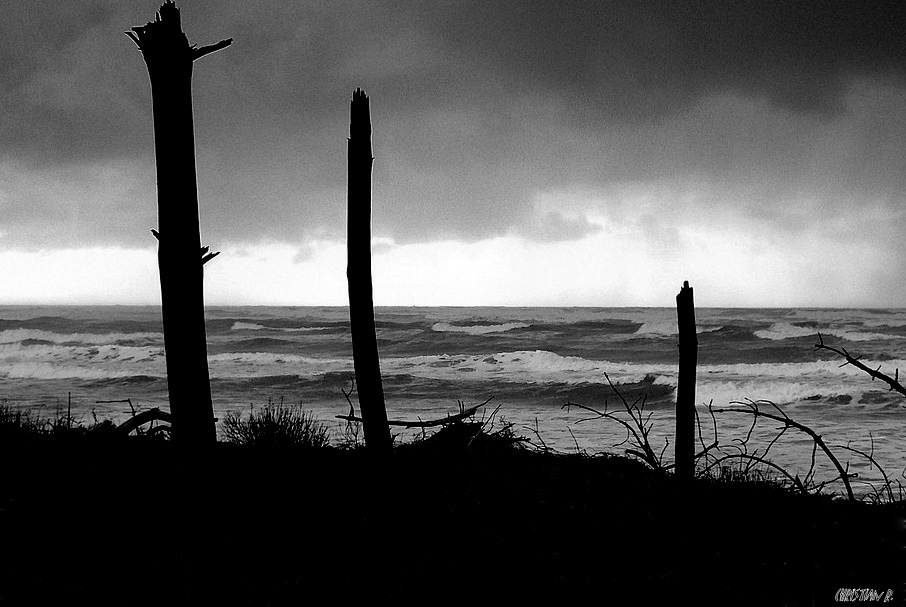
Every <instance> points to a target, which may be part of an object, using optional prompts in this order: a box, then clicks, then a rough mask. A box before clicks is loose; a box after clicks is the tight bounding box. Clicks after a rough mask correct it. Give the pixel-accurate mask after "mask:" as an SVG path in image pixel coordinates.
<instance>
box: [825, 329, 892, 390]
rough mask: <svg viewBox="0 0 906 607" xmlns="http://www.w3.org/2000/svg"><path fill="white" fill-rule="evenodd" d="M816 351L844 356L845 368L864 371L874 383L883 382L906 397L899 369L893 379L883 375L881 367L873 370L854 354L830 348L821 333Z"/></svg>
mask: <svg viewBox="0 0 906 607" xmlns="http://www.w3.org/2000/svg"><path fill="white" fill-rule="evenodd" d="M815 349H816V350H828V351H830V352H833V353H834V354H837V355H838V356H842V357H843V358H844V359H846V362H845V363H843V365H841V366H844V367H845V366H846V365H852V366H854V367H855V368H857V369H859V370H861V371H864V372H865V373H868V374H869V375H870V376H871V379H872V381H874V380H875V379H880V380H881V381H882V382H884V383H886V384H887V385H888V386H889V389H890V390H893V391H895V392H899V393H900V394H902V395H903V396H906V388H904V387H903V385H902V384H901V383H900V381H899V380H900V370H899V369H896V370H894V374H893V377H890V376H889V375H887V374H886V373H881V367H880V366H879V367H878V368H877V369H872V368H871V367H869V366H868V365H866V364H865V363H863V362H861V361H860V360H859V359H858V358H856V357H854V356H853V355H852V354H850V353H849V352H847V351H846V348H843V347H840V348H835V347H833V346H828V345H827V344H825V343H824V338H823V337H821V334H820V333H818V343H817V344H815Z"/></svg>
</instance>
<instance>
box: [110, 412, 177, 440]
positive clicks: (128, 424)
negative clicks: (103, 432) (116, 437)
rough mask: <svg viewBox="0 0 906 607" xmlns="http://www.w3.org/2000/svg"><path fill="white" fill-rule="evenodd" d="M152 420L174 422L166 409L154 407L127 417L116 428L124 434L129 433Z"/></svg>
mask: <svg viewBox="0 0 906 607" xmlns="http://www.w3.org/2000/svg"><path fill="white" fill-rule="evenodd" d="M152 421H161V422H166V423H168V424H171V423H173V417H172V416H171V415H170V414H169V413H167V412H166V411H161V410H160V409H158V408H157V407H154V408H153V409H148V410H147V411H142V412H141V413H138V414H136V415H134V416H133V417H131V418H129V419H127V420H126V421H124V422H123V423H121V424H120V425H119V426H117V427H116V429H117V431H119V432H121V433H122V434H129V433H130V432H132V431H133V430H135V429H136V428H138V427H139V426H141V425H142V424H146V423H148V422H152Z"/></svg>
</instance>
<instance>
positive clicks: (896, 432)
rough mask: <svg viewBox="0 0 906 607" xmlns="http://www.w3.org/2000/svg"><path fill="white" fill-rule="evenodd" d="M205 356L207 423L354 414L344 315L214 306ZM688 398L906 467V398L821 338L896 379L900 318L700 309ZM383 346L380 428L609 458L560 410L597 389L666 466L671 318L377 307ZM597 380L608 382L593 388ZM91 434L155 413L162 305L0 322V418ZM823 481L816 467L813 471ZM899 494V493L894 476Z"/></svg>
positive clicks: (593, 397)
mask: <svg viewBox="0 0 906 607" xmlns="http://www.w3.org/2000/svg"><path fill="white" fill-rule="evenodd" d="M206 317H207V332H208V354H209V361H210V375H211V383H212V391H213V395H214V408H215V415H217V416H218V417H221V418H222V417H223V416H224V415H225V413H226V412H228V411H247V410H248V409H249V408H250V407H251V406H262V405H264V404H266V403H267V402H269V401H271V402H280V401H283V402H285V403H289V404H301V405H302V406H303V407H304V408H306V409H311V410H312V411H313V412H314V413H315V415H316V416H317V417H319V418H320V419H321V420H322V421H323V422H325V423H327V424H328V425H329V426H330V427H331V428H332V429H333V430H334V431H336V432H340V431H341V430H342V428H341V426H342V424H343V422H340V421H338V420H336V419H335V417H334V416H335V415H338V414H345V413H347V412H348V411H349V405H348V403H347V402H346V398H345V397H344V395H343V391H344V390H348V389H349V388H350V386H351V377H352V374H353V370H352V369H353V367H352V345H351V341H350V334H349V323H348V311H347V309H346V308H330V307H323V308H321V307H211V308H208V309H207V312H206ZM696 321H697V326H698V332H699V335H698V339H699V355H698V374H697V387H696V396H697V401H698V403H699V412H700V416H701V419H702V431H703V434H704V438H705V440H706V442H708V443H710V442H711V441H712V440H713V430H714V426H713V424H712V420H711V418H710V417H709V415H708V410H707V405H708V403H712V404H713V406H714V407H715V408H721V407H724V408H725V407H728V406H730V403H732V402H734V401H744V400H746V399H752V400H768V401H771V402H773V403H776V404H777V405H779V406H780V407H781V408H782V409H783V410H784V411H785V412H786V413H787V414H789V415H790V416H791V417H792V418H793V419H795V420H797V421H800V422H803V423H805V424H807V425H809V426H811V427H812V428H814V429H815V430H816V431H817V432H818V433H819V434H821V435H822V436H823V437H824V439H825V440H826V441H827V442H828V443H829V444H831V445H836V446H838V448H839V446H842V445H849V446H852V447H855V448H858V449H861V450H864V451H866V452H871V453H873V454H874V457H875V459H876V460H877V461H878V462H880V463H881V464H882V466H884V468H885V470H886V472H887V473H888V474H889V475H890V476H892V477H899V475H900V474H901V473H902V471H903V467H904V465H906V457H904V455H903V454H904V447H906V437H904V433H903V431H902V430H903V425H904V422H906V407H904V406H906V399H904V398H903V397H902V396H900V395H899V394H897V393H894V392H890V391H888V390H887V387H886V386H885V385H882V384H880V383H879V382H877V381H875V382H872V381H871V380H870V378H869V377H868V376H866V375H865V374H863V373H861V372H859V371H858V370H856V369H854V368H852V367H848V366H845V367H841V366H840V363H841V362H842V361H841V360H840V359H839V358H837V357H835V356H834V355H833V354H832V353H829V352H826V351H817V350H816V349H815V347H814V346H815V344H816V343H817V340H818V338H817V335H818V333H820V334H821V335H822V336H824V339H825V341H826V343H828V344H829V345H834V346H842V347H845V348H847V350H849V351H850V352H851V353H853V354H854V355H859V356H862V357H863V361H864V362H866V364H868V365H870V366H873V367H877V366H879V365H880V366H881V370H882V371H887V372H889V373H890V374H893V373H894V371H895V369H897V368H906V363H904V360H906V310H901V309H893V310H882V309H872V310H836V309H799V308H797V309H715V308H699V309H697V310H696ZM376 322H377V333H378V345H379V349H380V354H381V369H382V373H383V378H384V392H385V396H386V400H387V409H388V415H389V417H391V418H393V419H419V418H421V419H433V418H436V417H440V416H443V415H446V414H448V413H455V412H457V410H458V407H459V403H460V402H462V403H464V404H465V405H466V406H470V405H474V404H478V403H480V402H483V401H485V400H486V399H488V398H492V400H491V401H490V403H489V404H488V405H487V406H486V407H485V409H484V414H485V416H486V417H487V416H490V415H491V414H492V413H493V412H494V411H495V410H496V414H495V418H494V419H495V421H496V422H497V423H500V422H501V421H502V420H507V421H510V422H512V423H514V424H515V427H516V429H517V430H518V431H520V433H522V434H524V435H526V436H527V437H529V438H531V439H532V440H533V441H535V442H540V441H543V442H544V443H545V444H546V445H547V446H549V447H553V448H556V449H559V450H563V451H572V450H575V449H581V450H585V451H587V452H590V453H591V452H597V451H611V452H619V451H621V450H622V449H624V448H626V445H622V446H619V445H617V444H618V443H619V442H620V441H621V440H623V438H625V432H624V431H623V430H622V429H621V428H620V427H619V426H618V425H617V424H615V423H613V422H609V421H607V420H593V421H584V422H583V421H581V420H583V419H585V418H586V417H587V415H585V414H583V412H582V411H581V410H578V409H576V408H575V407H573V408H570V409H568V410H567V409H565V408H564V405H565V404H566V403H570V402H571V403H580V404H583V405H587V406H591V407H595V408H597V409H602V408H603V407H605V405H606V407H607V410H608V411H619V410H620V409H621V408H622V405H621V403H620V400H619V399H618V397H617V396H616V394H615V392H614V391H613V389H612V388H611V387H610V386H609V385H608V380H607V379H606V377H609V378H610V380H611V381H612V382H613V383H614V385H615V386H616V388H617V390H619V391H620V392H621V393H622V394H623V395H624V396H625V397H626V398H627V399H628V400H629V401H630V402H634V401H635V400H636V398H639V397H641V396H642V395H644V396H645V399H646V400H645V414H646V415H647V414H648V413H651V418H650V423H651V425H652V428H653V429H652V433H651V440H652V443H653V444H654V446H655V447H656V448H658V449H660V448H663V447H664V445H666V444H667V443H665V441H666V440H669V441H670V444H669V445H668V446H667V448H666V450H665V451H664V453H665V458H666V459H668V460H669V459H671V458H672V435H673V424H674V419H673V406H674V389H675V387H676V370H677V347H676V345H677V335H676V312H675V310H673V309H670V308H404V307H399V308H378V309H377V311H376ZM605 374H606V377H605ZM70 399H71V404H72V405H71V406H72V410H73V414H74V415H75V416H76V417H81V418H82V419H84V420H85V421H86V422H87V421H91V419H92V416H93V415H96V416H97V417H98V418H99V419H113V420H121V419H124V418H125V417H127V416H128V415H129V414H130V410H129V406H128V404H124V403H99V402H98V401H109V400H123V399H130V400H131V401H132V403H133V404H134V405H135V406H136V407H138V408H140V409H141V408H148V407H152V406H161V407H166V406H167V382H166V372H165V361H164V349H163V334H162V328H161V321H160V309H159V308H157V307H151V306H149V307H131V306H126V307H120V306H113V307H105V306H72V307H62V306H61V307H40V306H13V307H9V306H8V307H0V402H2V403H5V404H7V405H13V406H17V407H22V408H27V409H33V410H36V412H37V413H38V414H41V415H44V416H53V415H55V414H57V413H59V412H61V411H65V409H66V407H67V405H68V404H69V402H70ZM749 422H750V418H748V417H747V416H745V415H741V414H732V413H724V414H720V415H718V416H717V430H718V439H719V440H720V441H721V444H725V445H729V444H731V443H732V442H733V440H740V439H741V438H743V437H744V436H745V434H746V432H747V430H748V424H749ZM775 428H776V424H766V423H759V425H758V427H757V428H756V432H755V434H754V435H753V439H752V441H750V445H751V446H750V451H751V450H752V449H753V448H757V447H759V445H758V444H757V442H758V441H759V440H760V441H762V443H761V445H760V447H761V448H762V450H763V449H764V448H766V447H767V444H768V442H769V441H770V438H771V437H772V436H773V435H774V434H776V430H775ZM872 450H873V451H872ZM811 454H812V442H811V439H808V437H804V436H803V435H801V434H798V433H796V432H794V431H789V432H787V434H786V435H785V436H784V437H783V438H782V439H781V440H780V441H778V442H777V443H776V444H775V445H774V446H773V447H771V451H770V455H771V457H772V458H774V459H776V460H777V461H778V462H781V463H783V465H784V466H786V467H788V468H789V469H791V470H793V471H796V472H802V473H804V471H805V470H807V468H808V466H809V464H810V461H811ZM817 459H818V460H819V462H818V465H819V466H821V465H822V464H821V461H820V460H821V459H822V457H821V454H820V453H819V454H818V456H817ZM840 459H841V460H843V461H849V462H850V469H851V471H852V472H854V473H857V474H858V475H859V477H858V479H859V480H858V482H861V483H871V482H875V483H876V482H877V481H878V480H879V479H880V478H881V477H880V474H879V473H878V471H877V469H876V468H875V467H873V466H869V465H868V462H867V461H866V460H865V458H862V457H860V456H856V455H855V454H853V453H852V452H848V451H845V450H842V451H840ZM901 480H902V478H901Z"/></svg>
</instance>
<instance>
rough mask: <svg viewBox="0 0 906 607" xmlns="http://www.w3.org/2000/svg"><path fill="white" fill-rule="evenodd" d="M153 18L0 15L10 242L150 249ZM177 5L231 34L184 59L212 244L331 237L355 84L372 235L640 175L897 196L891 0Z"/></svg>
mask: <svg viewBox="0 0 906 607" xmlns="http://www.w3.org/2000/svg"><path fill="white" fill-rule="evenodd" d="M156 9H157V2H149V1H141V2H125V3H124V2H70V3H41V4H40V5H37V6H36V5H34V4H28V5H26V4H24V3H21V4H17V5H12V6H10V7H7V9H5V13H6V18H5V20H4V21H3V22H0V96H2V103H3V107H4V116H5V119H4V120H3V121H2V122H0V162H3V163H4V164H3V169H4V174H5V175H7V176H8V179H7V180H5V183H4V184H0V195H2V196H0V201H2V204H3V208H4V212H3V218H2V220H0V221H2V223H0V229H2V230H3V231H5V232H6V236H5V237H4V238H5V240H3V241H0V242H8V243H13V244H31V245H34V244H36V243H38V244H40V243H42V242H44V240H45V239H46V240H51V241H53V242H58V243H65V244H77V243H79V242H101V241H104V242H129V243H135V242H143V240H142V239H143V238H145V237H146V235H147V229H148V227H150V225H149V224H151V225H153V221H154V215H155V192H154V189H153V180H154V167H153V154H152V147H151V146H152V133H151V112H150V93H149V86H148V82H147V74H146V71H145V66H144V63H143V61H142V59H141V55H140V54H139V53H138V51H137V50H136V49H135V48H134V45H133V44H132V43H131V42H130V41H129V40H128V39H127V38H126V37H125V36H124V35H123V31H124V30H126V29H128V28H129V27H131V26H133V25H140V24H143V23H144V22H146V21H148V20H149V19H151V18H152V17H153V13H154V11H155V10H156ZM181 9H182V15H183V25H184V28H185V30H186V31H187V33H188V35H189V38H190V41H192V42H195V43H199V44H207V43H211V42H214V41H216V40H219V39H220V38H223V37H226V36H231V37H233V38H234V43H233V45H232V46H231V47H230V48H228V49H226V50H224V51H222V52H219V53H217V54H214V55H211V56H209V57H206V58H204V59H202V60H201V61H199V62H198V63H197V64H196V69H195V80H194V83H195V89H194V90H195V108H196V109H195V117H196V145H197V148H198V149H197V157H198V170H199V190H200V198H201V205H202V226H203V231H204V233H205V239H206V240H208V241H212V242H214V243H215V244H218V243H225V242H230V241H234V242H241V241H254V240H257V239H260V238H265V237H266V238H269V239H277V240H288V241H301V240H305V239H307V238H312V237H318V238H331V237H335V238H340V237H342V234H343V231H344V213H345V209H344V202H345V179H346V175H345V137H346V135H347V131H348V103H349V97H350V93H351V91H352V90H353V88H355V87H356V86H363V87H364V88H365V89H366V90H367V92H368V93H369V95H370V96H371V98H372V110H373V118H374V146H375V157H376V160H375V169H374V170H375V173H374V180H375V181H374V206H375V231H376V233H377V234H379V235H382V236H389V237H392V238H394V239H396V240H397V241H400V242H403V241H419V240H427V239H431V238H435V237H444V238H458V239H478V238H482V237H487V236H491V235H499V234H505V233H512V232H513V231H515V232H516V233H520V234H522V235H524V236H525V237H528V238H537V239H545V238H548V239H549V238H557V239H565V238H579V237H582V236H584V235H586V234H588V233H589V230H590V229H592V228H593V226H591V224H588V223H587V222H586V221H584V220H583V219H581V218H580V216H579V215H578V214H575V213H573V214H570V215H559V214H554V215H551V217H553V218H554V220H557V221H549V222H547V223H545V222H544V219H545V217H544V215H543V214H541V215H539V214H538V207H537V204H536V202H537V196H538V194H539V192H549V191H552V190H557V189H562V190H570V189H575V188H582V189H585V190H587V191H592V192H595V191H597V192H599V193H600V194H601V195H600V196H599V198H602V199H605V198H606V199H607V201H608V202H607V204H612V205H619V203H620V200H619V197H618V196H617V197H615V198H614V197H611V198H607V195H608V193H610V192H613V191H614V188H619V187H623V186H624V185H625V184H635V185H637V186H639V187H647V186H648V185H651V184H654V185H653V186H652V187H654V188H655V189H657V188H660V190H659V191H662V192H664V196H662V200H661V202H660V203H652V204H654V205H655V206H656V205H657V204H661V205H662V206H666V207H667V209H666V210H665V208H653V209H648V212H649V213H651V214H653V215H657V216H663V215H664V214H665V213H668V212H674V211H675V212H677V213H679V212H680V211H681V210H683V209H684V210H685V211H686V215H687V216H688V215H693V216H696V217H702V216H708V217H712V216H721V215H724V214H726V213H731V214H733V213H742V214H743V215H744V216H746V217H754V218H758V217H763V218H765V219H764V220H765V221H773V219H772V217H775V216H777V215H778V214H780V215H783V216H789V215H790V213H789V212H788V211H789V207H790V204H791V201H792V202H795V201H799V200H801V199H802V197H803V195H807V196H809V197H811V198H812V199H814V205H816V208H818V209H819V210H821V209H823V210H824V211H825V212H826V213H831V212H832V213H837V214H840V213H843V214H844V216H845V213H846V212H848V211H847V209H851V208H852V205H853V204H854V202H853V201H865V200H869V201H874V202H876V203H877V204H888V205H890V206H893V205H895V203H897V202H902V198H903V185H904V184H903V183H902V177H901V175H903V174H904V173H906V171H904V170H903V168H904V167H903V166H902V160H900V159H902V158H904V156H906V154H904V151H906V150H904V149H903V146H904V143H903V141H904V138H903V137H902V133H903V130H904V125H906V108H904V104H903V99H904V92H903V91H904V88H903V82H904V71H906V51H904V42H903V36H902V35H901V32H902V31H904V25H906V19H904V10H906V9H904V8H903V5H901V4H897V3H874V2H871V3H867V2H848V3H841V2H826V3H811V2H784V3H749V2H695V3H663V2H640V1H634V2H620V3H608V2H591V1H578V0H576V1H564V2H526V1H520V2H515V1H514V2H478V1H476V2H411V3H400V2H378V3H358V2H331V3H323V2H310V3H277V2H258V3H237V2H226V1H224V2H215V1H200V0H199V1H195V2H189V1H185V2H182V3H181ZM67 184H68V185H67ZM677 184H678V185H677ZM689 184H693V185H695V184H698V185H702V187H700V188H696V187H693V185H689ZM673 185H676V188H677V189H674V190H670V188H671V187H672V186H673ZM665 188H666V190H665ZM683 188H689V191H690V193H689V194H688V195H686V196H684V195H683ZM693 190H694V191H693ZM633 204H634V203H626V205H628V207H629V208H630V210H631V207H632V205H633ZM728 205H729V206H730V207H731V208H730V209H726V208H724V207H727V206H728ZM712 210H713V211H714V212H712ZM717 210H719V211H720V212H717ZM117 211H119V213H118V215H117V216H118V219H117V220H116V221H112V220H111V217H112V216H113V214H114V213H116V212H117ZM609 211H610V212H614V213H616V212H618V211H619V209H609ZM627 212H629V211H627ZM794 215H795V213H794ZM58 217H68V218H70V219H69V223H67V224H66V229H64V228H63V227H61V226H62V225H63V224H62V223H54V221H55V219H54V218H58ZM73 217H74V218H76V220H73V219H72V218H73ZM787 219H788V221H786V222H784V223H783V225H784V226H787V227H789V226H791V225H793V223H794V222H792V220H791V219H789V217H787ZM560 220H562V221H560ZM73 221H75V224H77V225H78V228H79V229H77V230H73V229H72V226H73ZM803 221H806V219H803ZM539 222H540V223H539ZM531 226H536V227H537V226H545V230H546V231H545V230H541V229H532V228H531ZM590 226H591V227H590ZM547 228H550V229H547ZM73 234H77V235H78V239H79V240H77V241H73V240H72V239H73V238H76V236H73Z"/></svg>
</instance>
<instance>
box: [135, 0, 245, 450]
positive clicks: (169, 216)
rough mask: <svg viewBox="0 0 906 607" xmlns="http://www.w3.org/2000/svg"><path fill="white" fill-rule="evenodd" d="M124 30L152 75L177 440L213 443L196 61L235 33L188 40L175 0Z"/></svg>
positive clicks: (168, 348) (166, 337) (166, 319)
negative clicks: (214, 39)
mask: <svg viewBox="0 0 906 607" xmlns="http://www.w3.org/2000/svg"><path fill="white" fill-rule="evenodd" d="M126 34H127V35H128V36H129V37H130V38H132V40H133V42H135V44H136V45H137V46H138V48H139V50H140V51H141V53H142V57H143V58H144V60H145V65H146V66H147V68H148V77H149V79H150V81H151V104H152V111H153V120H154V157H155V164H156V167H157V203H158V221H159V229H158V230H152V233H153V234H154V236H155V238H157V240H158V266H159V268H160V290H161V314H162V316H163V327H164V350H165V352H166V358H167V387H168V390H169V395H170V411H171V413H172V415H173V441H174V443H178V444H180V445H182V446H187V447H188V446H192V447H198V446H202V445H213V444H214V442H216V440H217V434H216V429H215V427H214V409H213V406H212V402H211V382H210V377H209V374H208V355H207V336H206V333H205V319H204V287H203V280H204V271H203V269H202V266H203V265H204V264H205V263H206V262H207V261H210V259H212V258H213V256H214V255H216V253H208V249H207V247H202V246H201V232H200V226H199V216H198V186H197V182H196V175H195V133H194V124H193V117H192V68H193V64H194V62H195V60H196V59H200V58H201V57H204V56H205V55H207V54H209V53H212V52H214V51H218V50H220V49H222V48H225V47H227V46H229V45H230V43H231V42H232V39H226V40H221V41H220V42H218V43H216V44H212V45H210V46H204V47H201V48H197V47H195V46H194V45H192V46H190V45H189V40H188V38H186V35H185V33H183V31H182V25H181V21H180V16H179V9H178V8H176V5H175V4H173V2H170V1H169V0H168V1H167V2H165V3H164V4H163V5H162V6H161V7H160V10H159V11H158V13H157V16H156V18H155V20H154V21H151V22H149V23H147V24H146V25H143V26H139V27H133V28H132V31H130V32H126ZM199 251H200V252H201V253H199Z"/></svg>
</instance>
